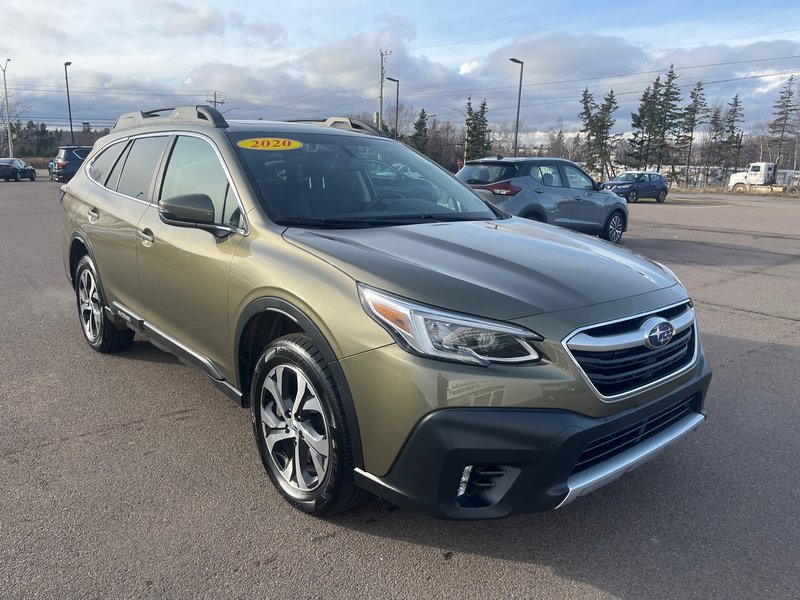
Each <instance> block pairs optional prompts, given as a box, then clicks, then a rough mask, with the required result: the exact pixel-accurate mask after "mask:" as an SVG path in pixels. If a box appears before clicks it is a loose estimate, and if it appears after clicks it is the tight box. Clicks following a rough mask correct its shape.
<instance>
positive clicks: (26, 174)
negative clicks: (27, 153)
mask: <svg viewBox="0 0 800 600" xmlns="http://www.w3.org/2000/svg"><path fill="white" fill-rule="evenodd" d="M0 177H1V178H3V179H5V180H6V181H12V180H13V181H21V180H22V179H30V180H31V181H36V169H34V168H33V167H32V166H30V165H29V164H28V163H26V162H25V161H24V160H22V159H19V158H0Z"/></svg>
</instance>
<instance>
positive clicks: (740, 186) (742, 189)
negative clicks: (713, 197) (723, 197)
mask: <svg viewBox="0 0 800 600" xmlns="http://www.w3.org/2000/svg"><path fill="white" fill-rule="evenodd" d="M745 189H746V188H745V186H744V184H743V183H737V184H736V185H735V186H733V193H734V194H744V192H745Z"/></svg>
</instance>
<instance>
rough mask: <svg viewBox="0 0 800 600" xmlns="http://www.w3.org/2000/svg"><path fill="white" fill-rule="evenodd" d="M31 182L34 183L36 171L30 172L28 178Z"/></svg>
mask: <svg viewBox="0 0 800 600" xmlns="http://www.w3.org/2000/svg"><path fill="white" fill-rule="evenodd" d="M28 179H30V180H31V181H36V171H31V175H30V177H28Z"/></svg>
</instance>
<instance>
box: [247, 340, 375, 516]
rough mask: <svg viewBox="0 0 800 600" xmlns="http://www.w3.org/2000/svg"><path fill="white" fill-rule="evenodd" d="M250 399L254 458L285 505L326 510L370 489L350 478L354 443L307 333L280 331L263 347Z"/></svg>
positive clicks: (326, 370) (325, 368)
mask: <svg viewBox="0 0 800 600" xmlns="http://www.w3.org/2000/svg"><path fill="white" fill-rule="evenodd" d="M301 386H302V389H303V394H302V399H300V400H298V398H300V397H301V394H299V393H298V390H299V389H300V387H301ZM276 396H277V397H279V398H281V400H282V401H281V403H280V406H279V405H278V402H277V398H276ZM250 407H251V411H252V420H253V432H254V434H255V437H256V445H257V446H258V451H259V454H260V455H261V462H262V463H263V464H264V469H265V470H266V471H267V473H268V474H269V478H270V479H271V480H272V483H273V485H274V486H275V488H276V489H277V490H278V491H279V492H280V493H281V495H282V496H283V497H284V498H285V499H286V501H287V502H289V503H290V504H291V505H292V506H294V507H296V508H298V509H300V510H302V511H304V512H306V513H309V514H313V515H317V516H323V515H333V514H337V513H340V512H343V511H345V510H348V509H350V508H352V507H353V506H355V505H357V504H359V503H360V502H361V501H363V500H364V499H365V498H367V497H369V493H368V492H366V491H365V490H363V489H361V488H359V487H357V486H356V484H355V479H354V476H353V469H354V464H353V451H352V448H351V446H350V436H349V431H348V428H347V421H346V418H345V413H344V409H343V407H342V402H341V400H340V398H339V393H338V391H337V388H336V383H335V381H334V378H333V374H332V373H331V370H330V368H329V367H328V365H327V363H326V362H325V359H324V358H323V357H322V354H321V353H320V352H319V350H317V348H316V347H315V346H314V343H313V342H312V341H311V340H310V339H309V338H308V337H307V336H305V335H301V334H292V335H287V336H284V337H281V338H278V339H276V340H274V341H273V342H272V343H270V344H269V345H268V346H267V347H266V348H265V349H264V351H263V352H262V353H261V356H259V358H258V361H257V363H256V367H255V369H254V371H253V377H252V385H251V389H250ZM293 409H297V410H296V414H292V410H293ZM308 440H311V442H309V441H308ZM320 447H321V448H322V449H323V450H325V451H327V452H328V455H327V457H326V456H325V455H324V454H323V453H321V452H320V451H318V448H320ZM320 470H322V471H323V472H322V473H321V474H320ZM292 478H294V481H293V480H292Z"/></svg>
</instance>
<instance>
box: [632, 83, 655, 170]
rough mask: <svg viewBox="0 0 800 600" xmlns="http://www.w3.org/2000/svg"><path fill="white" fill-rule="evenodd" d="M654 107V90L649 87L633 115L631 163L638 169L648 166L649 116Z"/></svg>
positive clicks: (643, 93)
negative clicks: (646, 148)
mask: <svg viewBox="0 0 800 600" xmlns="http://www.w3.org/2000/svg"><path fill="white" fill-rule="evenodd" d="M651 105H652V88H651V87H650V86H649V85H648V86H647V88H645V90H644V92H642V97H641V98H640V99H639V110H638V111H637V112H635V113H631V129H632V130H633V139H632V140H631V143H630V145H631V150H630V157H629V158H628V160H629V162H630V163H631V164H632V165H633V166H634V167H636V168H637V169H642V168H644V167H646V166H647V158H648V157H647V156H646V154H645V147H646V145H647V140H648V134H649V132H648V131H647V114H648V112H649V111H650V107H651Z"/></svg>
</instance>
